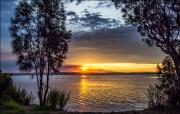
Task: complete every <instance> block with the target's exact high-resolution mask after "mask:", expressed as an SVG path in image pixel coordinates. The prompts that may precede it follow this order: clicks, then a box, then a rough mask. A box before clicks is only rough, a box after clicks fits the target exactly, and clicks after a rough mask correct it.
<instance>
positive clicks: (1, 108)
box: [0, 99, 25, 114]
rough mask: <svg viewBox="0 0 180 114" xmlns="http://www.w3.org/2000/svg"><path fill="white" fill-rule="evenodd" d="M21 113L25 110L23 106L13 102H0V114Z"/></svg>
mask: <svg viewBox="0 0 180 114" xmlns="http://www.w3.org/2000/svg"><path fill="white" fill-rule="evenodd" d="M12 112H13V113H23V112H25V110H24V109H23V106H21V105H19V104H18V103H16V102H15V101H14V100H11V99H10V100H7V101H1V105H0V114H6V113H12Z"/></svg>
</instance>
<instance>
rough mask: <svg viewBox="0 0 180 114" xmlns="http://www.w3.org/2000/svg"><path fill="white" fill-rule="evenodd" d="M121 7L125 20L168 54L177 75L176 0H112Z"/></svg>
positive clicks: (179, 27) (179, 19)
mask: <svg viewBox="0 0 180 114" xmlns="http://www.w3.org/2000/svg"><path fill="white" fill-rule="evenodd" d="M112 1H113V2H114V4H115V5H116V7H117V8H121V10H122V13H123V17H124V19H125V20H126V22H127V23H130V24H133V25H136V26H138V32H139V33H140V34H141V35H142V36H143V39H144V40H145V41H146V42H147V43H148V44H149V45H151V46H157V47H159V48H161V50H162V51H164V52H165V53H166V54H168V55H170V57H172V59H173V61H174V63H175V66H176V72H177V74H178V75H179V77H180V70H179V67H180V35H179V32H180V1H179V0H112Z"/></svg>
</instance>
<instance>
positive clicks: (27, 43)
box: [10, 0, 71, 105]
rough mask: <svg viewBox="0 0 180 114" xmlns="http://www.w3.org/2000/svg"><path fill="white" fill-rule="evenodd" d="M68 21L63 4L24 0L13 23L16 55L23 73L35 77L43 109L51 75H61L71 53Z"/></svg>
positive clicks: (55, 0)
mask: <svg viewBox="0 0 180 114" xmlns="http://www.w3.org/2000/svg"><path fill="white" fill-rule="evenodd" d="M65 20H66V17H65V10H64V5H63V2H62V0H32V1H30V2H27V1H25V0H22V1H20V2H19V4H18V5H17V7H16V11H15V16H14V18H12V19H11V26H10V32H11V35H12V47H13V53H14V54H16V55H17V57H18V60H17V64H18V65H19V68H20V70H25V71H33V72H35V73H36V76H37V85H38V96H39V100H40V104H41V105H43V104H45V103H46V99H47V92H48V88H49V75H50V73H54V72H59V69H60V67H61V65H62V63H63V60H64V58H65V55H66V52H67V50H68V43H69V41H70V36H71V32H70V31H68V30H66V27H65ZM43 75H46V78H45V76H43Z"/></svg>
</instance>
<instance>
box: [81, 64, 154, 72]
mask: <svg viewBox="0 0 180 114" xmlns="http://www.w3.org/2000/svg"><path fill="white" fill-rule="evenodd" d="M81 71H82V72H157V64H144V63H143V64H138V63H97V64H84V65H82V67H81Z"/></svg>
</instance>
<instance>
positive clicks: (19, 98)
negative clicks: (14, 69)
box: [0, 73, 33, 105]
mask: <svg viewBox="0 0 180 114" xmlns="http://www.w3.org/2000/svg"><path fill="white" fill-rule="evenodd" d="M32 97H33V95H32V94H31V95H29V94H28V92H27V91H26V90H25V89H21V88H20V87H18V88H17V87H16V86H15V85H14V84H13V80H12V79H11V77H10V76H9V75H8V74H2V73H0V101H1V100H3V99H7V100H8V99H12V100H14V101H16V102H17V103H19V104H23V105H29V104H30V102H31V101H32Z"/></svg>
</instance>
